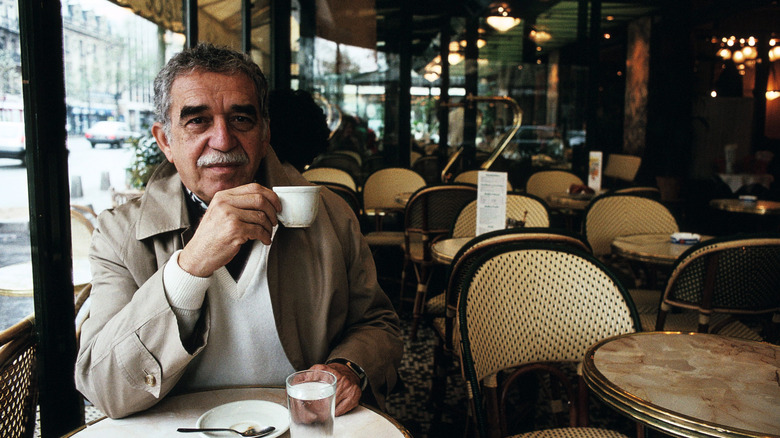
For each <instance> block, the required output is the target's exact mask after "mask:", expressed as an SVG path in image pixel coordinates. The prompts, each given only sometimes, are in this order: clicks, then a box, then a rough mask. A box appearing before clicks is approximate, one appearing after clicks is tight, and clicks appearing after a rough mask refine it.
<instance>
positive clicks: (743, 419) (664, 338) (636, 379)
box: [583, 332, 780, 437]
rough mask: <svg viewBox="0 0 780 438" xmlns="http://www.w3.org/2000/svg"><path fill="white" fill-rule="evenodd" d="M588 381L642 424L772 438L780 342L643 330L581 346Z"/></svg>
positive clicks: (779, 394) (777, 416)
mask: <svg viewBox="0 0 780 438" xmlns="http://www.w3.org/2000/svg"><path fill="white" fill-rule="evenodd" d="M583 365H584V368H583V375H584V378H585V381H586V383H587V384H588V387H589V388H590V389H591V390H592V391H593V392H594V393H595V394H596V395H597V396H599V397H600V398H602V399H603V400H604V401H606V402H607V403H608V404H609V405H611V406H612V407H614V408H616V409H617V410H619V411H621V412H623V413H625V414H627V415H628V416H630V417H632V418H634V419H636V420H639V421H641V422H643V423H645V424H647V425H649V426H650V427H653V428H655V429H658V430H661V431H663V432H665V433H670V434H672V435H675V436H686V437H759V436H762V437H766V436H780V346H777V345H772V344H769V343H763V342H755V341H747V340H743V339H737V338H729V337H725V336H719V335H712V334H701V333H677V332H643V333H633V334H630V335H622V336H618V337H614V338H610V339H607V340H604V341H602V342H600V343H598V344H596V345H594V346H593V347H591V349H590V350H589V351H588V353H587V354H586V356H585V360H584V364H583Z"/></svg>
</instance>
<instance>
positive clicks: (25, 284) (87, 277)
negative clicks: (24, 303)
mask: <svg viewBox="0 0 780 438" xmlns="http://www.w3.org/2000/svg"><path fill="white" fill-rule="evenodd" d="M90 281H92V271H91V270H90V265H89V259H87V258H86V257H74V258H73V285H74V286H75V287H81V286H84V285H86V284H87V283H89V282H90ZM32 294H33V267H32V262H22V263H16V264H13V265H8V266H3V267H2V268H0V295H20V296H24V295H32Z"/></svg>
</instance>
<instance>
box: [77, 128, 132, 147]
mask: <svg viewBox="0 0 780 438" xmlns="http://www.w3.org/2000/svg"><path fill="white" fill-rule="evenodd" d="M138 136H139V134H138V133H137V132H134V131H131V130H130V127H129V126H127V123H124V122H112V121H102V122H97V123H95V124H94V125H92V127H91V128H89V129H87V132H85V133H84V137H86V139H87V140H89V143H90V144H91V145H92V148H93V149H94V147H95V145H96V144H98V143H108V144H109V145H111V147H112V148H119V147H121V146H122V145H123V144H124V143H125V142H127V141H128V140H130V139H131V138H134V137H138Z"/></svg>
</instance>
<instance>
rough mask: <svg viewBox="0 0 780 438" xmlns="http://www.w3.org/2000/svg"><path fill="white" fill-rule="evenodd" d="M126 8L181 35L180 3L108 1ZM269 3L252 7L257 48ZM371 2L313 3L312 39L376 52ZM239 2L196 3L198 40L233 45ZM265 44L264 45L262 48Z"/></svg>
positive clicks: (329, 0) (238, 30) (209, 0)
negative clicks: (315, 7) (315, 22)
mask: <svg viewBox="0 0 780 438" xmlns="http://www.w3.org/2000/svg"><path fill="white" fill-rule="evenodd" d="M111 1H112V2H113V3H116V4H117V5H119V6H122V7H126V8H130V9H132V10H133V12H134V13H135V14H137V15H139V16H141V17H144V18H146V19H147V20H149V21H152V22H153V23H156V24H158V25H160V26H162V27H164V28H165V29H168V30H171V31H173V32H184V24H183V20H182V16H183V13H182V11H183V7H182V5H183V2H182V0H111ZM270 1H271V0H257V1H255V2H253V3H254V5H253V7H252V17H251V23H252V29H253V32H252V44H253V46H255V47H257V48H260V46H261V44H262V42H263V41H262V40H263V36H262V35H263V34H265V33H266V32H264V31H261V30H259V29H260V28H262V27H264V26H268V25H269V23H270V15H269V11H270ZM374 1H375V0H317V1H316V5H317V33H316V35H317V36H319V37H321V38H324V39H327V40H330V41H334V42H336V43H339V44H348V45H352V46H358V47H365V48H370V49H374V48H376V9H375V3H374ZM241 23H242V20H241V1H240V0H205V1H199V2H198V29H199V32H200V37H199V39H200V40H203V41H209V42H212V43H215V44H225V45H229V46H235V45H237V42H238V41H240V35H241ZM267 44H268V42H266V45H267Z"/></svg>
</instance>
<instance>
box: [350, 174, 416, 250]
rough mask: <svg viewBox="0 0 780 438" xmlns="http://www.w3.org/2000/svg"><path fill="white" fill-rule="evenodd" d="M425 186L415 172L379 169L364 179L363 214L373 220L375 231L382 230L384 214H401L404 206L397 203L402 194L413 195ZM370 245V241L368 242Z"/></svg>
mask: <svg viewBox="0 0 780 438" xmlns="http://www.w3.org/2000/svg"><path fill="white" fill-rule="evenodd" d="M424 186H425V180H424V179H423V177H422V176H420V175H419V174H418V173H417V172H415V171H413V170H411V169H406V168H403V167H388V168H386V169H380V170H377V171H376V172H374V173H372V174H371V175H369V176H368V178H366V182H365V183H364V184H363V213H364V214H365V215H366V216H367V217H368V218H371V217H373V218H374V220H375V230H376V231H381V230H382V221H383V218H384V216H385V215H386V214H388V213H393V212H396V213H398V212H403V210H404V208H405V205H403V204H400V203H399V202H398V199H397V198H398V196H399V195H400V194H402V193H414V192H416V191H417V190H418V189H419V188H421V187H424ZM369 243H370V241H369Z"/></svg>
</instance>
